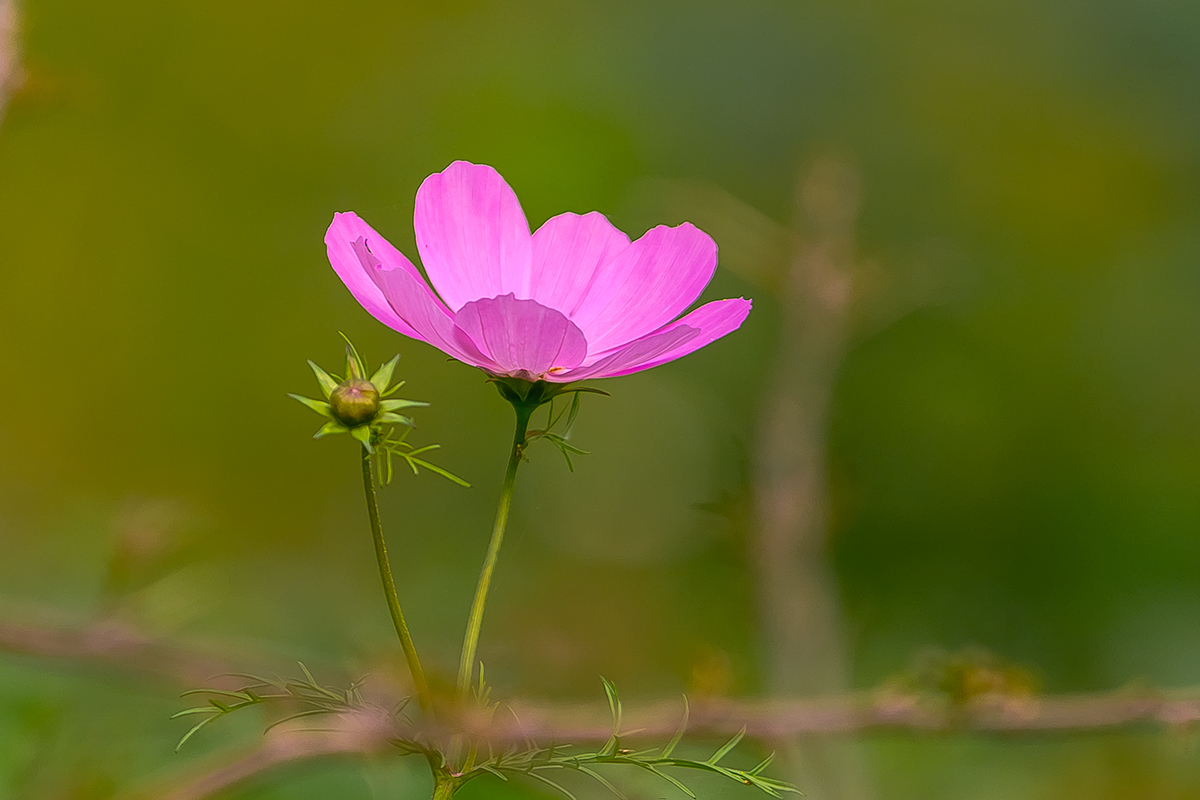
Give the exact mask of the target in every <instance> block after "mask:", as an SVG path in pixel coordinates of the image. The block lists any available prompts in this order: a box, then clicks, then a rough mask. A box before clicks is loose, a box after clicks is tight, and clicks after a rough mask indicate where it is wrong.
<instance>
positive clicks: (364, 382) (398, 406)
mask: <svg viewBox="0 0 1200 800" xmlns="http://www.w3.org/2000/svg"><path fill="white" fill-rule="evenodd" d="M342 338H343V339H345V338H346V337H345V334H343V335H342ZM399 361H400V356H399V355H396V356H393V357H392V358H391V360H390V361H388V362H387V363H385V364H383V365H382V366H380V367H379V369H377V370H375V372H374V373H372V374H371V377H370V378H366V377H364V376H365V375H366V374H367V366H366V362H365V361H363V358H362V356H360V355H359V354H358V350H357V348H355V346H354V345H353V344H352V343H351V342H350V340H349V339H346V371H345V374H346V378H345V379H344V380H343V379H342V378H341V377H340V376H338V375H333V374H331V373H329V372H326V371H325V370H324V369H322V368H321V367H320V366H319V365H318V364H316V363H315V362H314V361H312V360H309V362H308V366H309V368H310V369H311V370H312V372H313V375H314V376H315V377H316V379H317V385H318V386H319V387H320V389H321V394H322V395H323V396H324V398H325V399H324V400H315V399H313V398H311V397H303V396H302V395H298V394H291V393H289V394H288V397H291V398H292V399H294V400H296V401H297V402H299V403H302V404H304V405H305V406H307V407H308V408H310V409H312V410H313V411H315V412H317V413H318V414H320V415H321V416H323V417H326V420H327V421H326V422H325V424H324V425H322V426H321V427H320V428H318V429H317V432H316V433H314V434H313V438H314V439H321V438H323V437H325V436H331V435H333V434H338V433H348V434H350V437H351V438H352V439H354V440H356V441H357V442H359V443H360V444H361V445H362V446H363V447H364V448H366V450H367V452H368V453H371V454H374V455H376V456H377V457H378V459H379V467H380V469H379V476H380V483H381V484H385V483H390V482H391V479H392V474H393V473H392V457H393V456H399V457H400V458H403V459H404V460H405V461H406V462H408V465H409V467H411V468H412V471H413V473H414V474H416V473H417V472H418V468H419V467H424V468H425V469H428V470H429V471H430V472H436V473H437V474H439V475H441V476H442V477H444V478H447V479H449V480H451V481H454V482H455V483H457V484H459V485H461V486H470V484H469V483H467V482H466V481H464V480H463V479H462V478H460V477H458V476H457V475H454V474H453V473H450V472H447V471H446V470H444V469H442V468H441V467H438V466H435V465H433V464H430V463H429V462H427V461H425V460H424V459H421V458H418V457H417V456H418V455H420V454H421V453H427V452H429V451H431V450H436V449H437V448H439V447H440V446H441V445H436V444H432V445H426V446H424V447H421V448H417V449H413V446H412V445H410V444H408V443H407V442H406V441H405V439H406V437H407V436H408V430H404V431H403V433H400V434H398V433H397V432H396V430H395V429H394V428H393V427H391V426H395V425H399V426H403V427H404V428H406V429H411V428H414V427H416V423H415V422H413V420H412V418H411V417H408V416H406V415H404V414H399V413H397V412H398V411H401V410H404V409H409V408H420V407H422V406H428V405H429V403H426V402H423V401H420V400H405V399H403V398H400V397H390V396H389V395H392V394H394V393H395V392H396V391H397V390H398V389H399V388H400V387H401V386H403V385H404V381H397V382H395V383H393V381H392V378H393V375H394V373H395V371H396V364H397V363H398V362H399Z"/></svg>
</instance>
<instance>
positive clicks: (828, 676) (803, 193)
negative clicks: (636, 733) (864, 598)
mask: <svg viewBox="0 0 1200 800" xmlns="http://www.w3.org/2000/svg"><path fill="white" fill-rule="evenodd" d="M859 183H860V179H859V175H858V172H857V170H856V169H855V168H854V167H853V166H852V165H850V164H849V163H848V162H846V161H845V160H843V159H840V158H837V157H834V156H825V157H823V158H819V159H817V160H816V161H815V162H814V163H813V164H812V165H811V166H809V167H808V168H807V169H806V171H805V172H804V173H803V174H802V175H801V176H800V180H799V182H798V185H797V191H796V211H797V217H798V219H797V228H798V231H797V234H796V236H795V239H794V241H795V243H796V247H795V250H794V251H793V253H792V256H791V258H790V259H789V261H788V263H787V265H786V266H785V267H784V269H783V272H782V274H783V280H782V282H781V285H780V287H779V299H780V312H781V315H782V320H781V328H780V332H779V342H778V346H777V350H776V353H775V358H774V364H773V367H772V369H771V370H770V375H771V376H772V379H771V381H770V383H769V385H768V386H767V389H766V392H765V393H764V398H763V403H762V406H761V408H760V411H759V424H758V435H757V443H756V448H755V460H754V472H755V487H754V507H755V523H756V524H755V537H754V540H753V548H754V551H753V553H754V559H755V571H756V573H757V576H758V580H757V581H756V582H755V585H756V586H757V587H758V609H759V619H760V620H761V625H760V641H761V643H762V644H761V647H762V651H763V666H764V672H765V675H764V678H765V681H764V683H765V685H766V687H767V691H768V692H769V693H770V694H773V695H777V696H797V695H812V694H818V693H831V692H838V691H842V690H844V689H845V688H846V685H847V667H846V657H845V645H844V642H843V636H842V627H843V624H842V609H841V604H840V602H839V593H838V587H837V579H836V577H835V576H834V575H833V570H832V568H831V566H830V564H829V556H828V549H827V546H826V544H827V541H828V538H829V525H828V497H827V496H828V490H827V486H826V484H827V477H826V467H825V462H826V445H825V439H826V432H827V429H828V426H829V424H828V423H829V408H830V402H831V397H832V394H833V386H834V383H835V381H836V378H837V374H838V371H839V369H840V367H841V362H842V358H843V354H844V353H845V351H846V346H847V338H848V334H849V327H850V316H851V309H852V305H853V302H854V300H855V299H856V298H855V290H856V288H857V287H856V285H855V283H856V274H855V273H856V271H857V266H858V265H857V261H858V256H857V253H856V244H855V231H854V227H855V222H856V218H857V215H858V205H859V194H860V187H859ZM778 746H779V747H780V749H781V750H782V751H783V755H784V757H785V758H784V762H783V763H784V766H785V768H789V767H790V769H791V772H792V773H793V777H792V780H793V782H797V781H798V780H799V775H800V774H801V773H802V774H804V775H805V776H806V778H807V783H808V785H809V786H810V787H811V790H812V792H813V793H814V794H821V795H824V796H826V797H829V798H831V800H834V799H839V800H866V798H870V797H872V796H874V791H873V789H872V787H871V784H870V780H869V777H868V775H867V768H866V764H865V761H864V759H863V758H862V755H861V753H859V752H858V750H857V748H855V747H853V746H850V745H847V744H846V743H834V742H824V743H821V744H813V743H806V746H805V747H803V748H797V747H792V746H789V745H788V743H787V742H780V743H778Z"/></svg>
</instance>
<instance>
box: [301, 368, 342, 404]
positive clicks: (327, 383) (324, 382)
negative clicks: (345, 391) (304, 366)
mask: <svg viewBox="0 0 1200 800" xmlns="http://www.w3.org/2000/svg"><path fill="white" fill-rule="evenodd" d="M308 367H309V369H311V370H312V371H313V375H315V376H317V383H318V384H319V385H320V386H321V394H323V395H325V399H326V400H328V399H329V395H331V394H333V390H334V389H336V388H337V386H338V381H335V380H334V379H333V378H332V377H331V376H330V375H329V373H328V372H326V371H325V370H323V369H321V368H320V367H319V366H318V365H317V363H316V362H315V361H313V360H312V359H311V358H310V359H309V360H308Z"/></svg>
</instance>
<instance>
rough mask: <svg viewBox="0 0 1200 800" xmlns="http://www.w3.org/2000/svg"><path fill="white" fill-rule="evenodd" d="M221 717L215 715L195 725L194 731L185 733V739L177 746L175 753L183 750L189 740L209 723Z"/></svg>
mask: <svg viewBox="0 0 1200 800" xmlns="http://www.w3.org/2000/svg"><path fill="white" fill-rule="evenodd" d="M220 716H221V715H220V714H213V715H212V716H211V717H209V718H208V719H202V720H200V721H199V722H197V723H196V724H195V725H193V726H192V729H191V730H190V731H188V732H187V733H185V734H184V735H183V738H182V739H180V740H179V744H177V745H175V752H176V753H178V752H179V751H180V750H181V749H182V748H183V746H184V745H185V744H187V740H188V739H190V738H192V737H193V736H195V735H196V733H197V731H199V730H200V729H201V728H203V727H204V726H205V725H207V724H208V723H210V722H212V721H213V720H215V719H216V718H217V717H220Z"/></svg>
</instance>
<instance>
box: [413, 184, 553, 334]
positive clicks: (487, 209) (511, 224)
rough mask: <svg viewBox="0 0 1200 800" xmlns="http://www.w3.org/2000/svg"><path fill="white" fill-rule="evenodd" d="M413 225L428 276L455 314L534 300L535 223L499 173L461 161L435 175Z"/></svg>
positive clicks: (425, 189) (422, 194)
mask: <svg viewBox="0 0 1200 800" xmlns="http://www.w3.org/2000/svg"><path fill="white" fill-rule="evenodd" d="M413 224H414V227H415V228H416V232H417V250H418V251H419V252H420V254H421V262H422V263H423V264H424V265H425V272H426V274H427V275H429V280H430V282H431V283H432V284H433V286H434V288H435V289H437V291H438V294H440V295H441V296H442V299H443V300H445V301H446V305H448V306H449V307H450V308H452V309H454V310H456V311H457V310H458V309H460V308H462V307H463V306H464V305H465V304H466V303H468V302H470V301H471V300H478V299H480V298H483V297H497V296H499V295H502V294H507V293H509V292H513V293H515V294H516V295H517V296H519V297H528V296H529V275H530V272H529V270H530V259H531V255H530V253H531V246H532V245H531V237H530V235H529V223H528V222H526V221H525V213H524V212H523V211H521V204H520V203H518V202H517V196H516V195H515V194H514V193H513V190H512V189H510V188H509V186H508V184H507V183H505V182H504V179H503V178H501V177H500V174H499V173H498V172H496V170H494V169H492V168H491V167H488V166H481V165H477V164H470V163H468V162H466V161H455V162H454V163H453V164H451V165H450V166H449V167H446V169H445V170H443V171H442V172H435V173H434V174H433V175H430V176H429V177H428V178H426V179H425V182H424V183H422V184H421V188H420V189H418V190H417V206H416V213H415V214H414V216H413Z"/></svg>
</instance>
